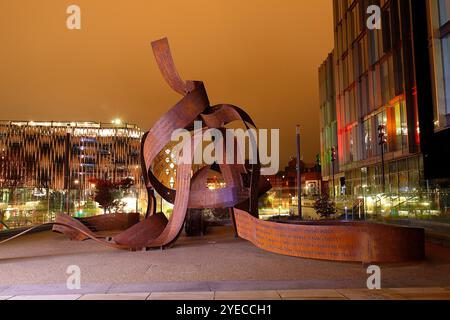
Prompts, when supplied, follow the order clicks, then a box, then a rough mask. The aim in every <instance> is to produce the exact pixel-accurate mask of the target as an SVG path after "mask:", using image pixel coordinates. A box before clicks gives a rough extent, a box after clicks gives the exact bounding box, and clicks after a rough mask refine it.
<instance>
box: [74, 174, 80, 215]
mask: <svg viewBox="0 0 450 320" xmlns="http://www.w3.org/2000/svg"><path fill="white" fill-rule="evenodd" d="M73 183H74V184H75V185H76V186H77V189H78V214H80V211H81V184H80V180H78V179H76V180H75V181H74V182H73Z"/></svg>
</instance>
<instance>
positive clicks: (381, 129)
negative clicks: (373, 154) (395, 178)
mask: <svg viewBox="0 0 450 320" xmlns="http://www.w3.org/2000/svg"><path fill="white" fill-rule="evenodd" d="M378 138H379V142H378V143H379V145H380V146H381V183H382V190H383V193H385V188H386V180H385V174H384V146H385V145H386V144H387V134H386V125H384V124H380V125H379V126H378Z"/></svg>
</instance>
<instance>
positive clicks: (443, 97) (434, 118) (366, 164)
mask: <svg viewBox="0 0 450 320" xmlns="http://www.w3.org/2000/svg"><path fill="white" fill-rule="evenodd" d="M369 5H378V6H379V7H380V8H381V24H380V27H381V28H380V29H373V30H372V29H368V27H367V24H366V21H367V20H368V19H369V17H370V15H369V14H368V13H367V8H368V7H369ZM333 6H334V28H335V30H334V32H335V48H334V53H333V55H332V56H330V57H328V59H327V61H326V62H325V63H324V65H322V66H321V68H320V69H319V78H320V84H321V85H320V86H321V90H320V94H321V100H320V101H321V114H322V121H321V130H322V145H323V150H322V157H323V158H324V159H326V158H327V156H328V155H327V153H328V152H329V151H328V149H329V148H330V147H331V146H334V145H336V146H337V157H338V159H337V161H338V163H339V169H340V170H341V171H342V172H343V177H341V178H340V181H339V183H340V187H341V190H344V193H345V194H346V195H351V196H357V197H367V195H378V197H379V198H380V197H383V196H382V195H383V194H385V195H389V197H392V196H397V197H398V199H399V200H398V202H400V201H401V200H400V197H399V196H401V195H404V198H403V199H405V198H406V199H407V198H408V197H409V196H410V195H413V194H414V193H417V192H419V191H420V190H423V189H425V188H428V189H430V188H434V187H438V186H439V187H440V188H442V187H447V186H448V181H449V178H450V169H449V166H448V159H449V158H448V157H449V142H450V139H449V126H448V124H449V123H448V107H447V100H448V99H447V93H449V94H450V86H448V83H450V82H449V81H448V80H450V76H449V68H448V66H447V64H448V59H449V55H450V51H449V47H448V46H447V41H448V38H447V34H448V30H450V27H449V24H448V16H449V12H450V11H449V10H450V1H448V0H382V1H374V0H371V1H368V0H348V1H341V0H334V1H333ZM429 44H431V45H429ZM331 63H332V65H333V67H332V71H330V70H329V68H330V67H329V66H330V65H331ZM333 81H334V94H335V96H333V92H332V91H333V87H332V85H330V84H329V83H331V82H333ZM447 87H448V88H449V90H448V92H447ZM330 91H331V92H330ZM334 99H335V102H334V103H335V114H336V131H334V130H333V121H334V119H333V115H334V114H333V111H330V110H329V109H328V108H327V105H330V104H333V100H334ZM449 101H450V100H449ZM332 109H333V108H332ZM380 130H382V131H384V132H385V139H386V143H384V144H380V137H379V134H380ZM328 132H330V133H328ZM334 133H336V137H337V143H336V141H335V137H334V136H333V134H334ZM382 148H383V149H382ZM322 167H323V175H324V176H329V165H327V161H324V160H322ZM391 205H392V203H391Z"/></svg>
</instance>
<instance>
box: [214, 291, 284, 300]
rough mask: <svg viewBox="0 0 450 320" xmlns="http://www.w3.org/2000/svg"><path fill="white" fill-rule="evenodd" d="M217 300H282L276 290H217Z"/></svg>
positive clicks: (215, 297) (215, 296)
mask: <svg viewBox="0 0 450 320" xmlns="http://www.w3.org/2000/svg"><path fill="white" fill-rule="evenodd" d="M214 299H215V300H281V297H280V295H279V294H278V292H277V291H275V290H264V291H263V290H261V291H216V293H215V295H214Z"/></svg>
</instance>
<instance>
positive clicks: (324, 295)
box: [0, 287, 450, 300]
mask: <svg viewBox="0 0 450 320" xmlns="http://www.w3.org/2000/svg"><path fill="white" fill-rule="evenodd" d="M0 300H450V287H448V288H439V287H436V288H392V289H381V290H368V289H308V290H265V291H203V292H140V293H110V294H82V295H80V294H72V295H22V296H20V295H19V296H0Z"/></svg>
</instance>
